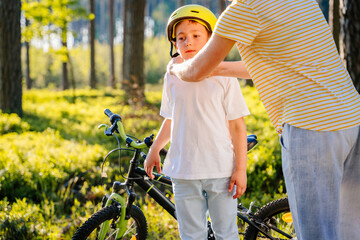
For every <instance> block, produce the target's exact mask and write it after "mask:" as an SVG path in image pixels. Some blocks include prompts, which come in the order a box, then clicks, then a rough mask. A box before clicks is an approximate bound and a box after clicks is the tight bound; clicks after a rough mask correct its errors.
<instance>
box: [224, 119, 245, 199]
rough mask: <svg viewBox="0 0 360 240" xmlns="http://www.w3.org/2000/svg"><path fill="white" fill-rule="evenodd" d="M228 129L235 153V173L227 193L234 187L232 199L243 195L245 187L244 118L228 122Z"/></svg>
mask: <svg viewBox="0 0 360 240" xmlns="http://www.w3.org/2000/svg"><path fill="white" fill-rule="evenodd" d="M229 129H230V134H231V138H232V143H233V147H234V153H235V160H236V165H235V171H234V173H233V175H232V176H231V180H230V184H229V189H228V190H229V192H231V191H232V190H233V188H234V185H236V193H235V195H234V196H233V198H234V199H235V198H238V197H240V196H241V195H243V194H244V192H245V190H246V185H247V176H246V165H247V135H246V126H245V121H244V118H242V117H241V118H238V119H235V120H229Z"/></svg>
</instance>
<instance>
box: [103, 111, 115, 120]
mask: <svg viewBox="0 0 360 240" xmlns="http://www.w3.org/2000/svg"><path fill="white" fill-rule="evenodd" d="M104 113H105V115H106V116H108V117H109V118H111V117H112V115H114V114H113V113H112V112H111V111H110V109H105V110H104Z"/></svg>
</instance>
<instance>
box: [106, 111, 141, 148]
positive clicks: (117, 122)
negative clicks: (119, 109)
mask: <svg viewBox="0 0 360 240" xmlns="http://www.w3.org/2000/svg"><path fill="white" fill-rule="evenodd" d="M104 113H105V115H106V116H108V117H109V119H110V122H111V124H112V125H111V127H109V128H108V129H106V130H105V134H106V135H107V136H111V135H112V134H113V133H114V132H118V133H119V135H120V137H121V139H122V140H124V141H125V142H126V143H127V144H128V145H129V146H131V147H133V148H136V149H141V148H146V147H148V146H147V145H146V143H145V142H135V141H134V140H133V139H132V138H130V137H128V136H127V135H126V133H125V130H124V126H123V124H122V121H121V117H120V115H118V114H114V113H113V112H111V111H110V110H109V109H105V111H104Z"/></svg>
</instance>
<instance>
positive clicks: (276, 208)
mask: <svg viewBox="0 0 360 240" xmlns="http://www.w3.org/2000/svg"><path fill="white" fill-rule="evenodd" d="M287 213H290V207H289V202H288V199H287V198H281V199H278V200H274V201H272V202H269V203H267V204H266V205H265V206H263V207H262V208H260V209H259V211H257V212H256V213H255V218H256V219H259V220H262V221H263V222H264V223H265V225H266V224H269V223H271V224H272V225H275V226H276V227H277V228H279V229H281V230H282V231H284V232H286V233H287V234H289V235H291V236H292V239H296V238H295V230H294V226H293V223H292V221H291V222H285V221H284V219H283V216H284V214H287ZM261 228H262V229H264V230H266V232H267V233H268V234H269V235H270V236H272V237H273V238H274V239H279V240H282V239H284V240H285V239H287V240H288V239H289V238H288V237H286V236H284V235H283V234H280V233H278V232H276V231H274V230H272V229H270V228H266V227H265V226H262V227H261ZM256 239H269V238H267V237H266V236H265V235H264V234H263V233H261V232H260V231H259V230H258V229H256V228H255V227H253V226H251V225H249V226H247V228H246V230H245V236H244V240H256Z"/></svg>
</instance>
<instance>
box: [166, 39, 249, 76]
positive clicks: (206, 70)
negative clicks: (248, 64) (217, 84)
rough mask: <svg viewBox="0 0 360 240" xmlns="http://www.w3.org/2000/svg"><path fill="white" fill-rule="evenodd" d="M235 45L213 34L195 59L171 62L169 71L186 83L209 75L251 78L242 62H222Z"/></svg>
mask: <svg viewBox="0 0 360 240" xmlns="http://www.w3.org/2000/svg"><path fill="white" fill-rule="evenodd" d="M234 44H235V41H233V40H231V39H227V38H223V37H220V36H218V35H216V34H213V35H212V37H211V38H210V39H209V41H208V42H207V43H206V45H205V46H204V47H203V48H202V49H201V50H200V52H199V53H198V54H197V55H196V56H195V57H194V58H192V59H190V60H188V61H185V62H183V63H179V64H176V63H174V62H173V61H171V62H170V63H169V65H168V69H167V70H168V72H169V73H170V74H172V75H175V76H177V77H178V78H180V79H182V80H183V81H186V82H198V81H201V80H203V79H204V78H206V77H207V76H209V75H218V76H219V75H221V76H232V77H239V78H250V76H249V74H248V72H247V70H246V68H245V66H244V63H243V62H242V61H238V62H222V61H223V60H224V58H225V57H226V55H227V54H228V53H229V51H230V50H231V48H232V47H233V46H234ZM221 62H222V63H221ZM220 63H221V64H220ZM219 64H220V65H219Z"/></svg>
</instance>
